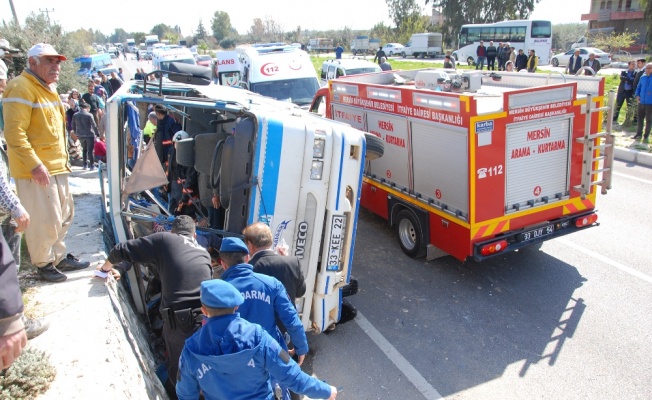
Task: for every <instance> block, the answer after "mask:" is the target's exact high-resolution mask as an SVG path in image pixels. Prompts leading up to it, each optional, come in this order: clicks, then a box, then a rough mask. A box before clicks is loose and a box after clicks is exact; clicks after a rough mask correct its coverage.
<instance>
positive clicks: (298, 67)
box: [236, 43, 319, 108]
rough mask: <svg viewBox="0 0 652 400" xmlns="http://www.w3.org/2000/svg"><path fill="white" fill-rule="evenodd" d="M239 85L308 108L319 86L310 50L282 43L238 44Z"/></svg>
mask: <svg viewBox="0 0 652 400" xmlns="http://www.w3.org/2000/svg"><path fill="white" fill-rule="evenodd" d="M236 51H237V52H238V58H239V60H240V64H241V68H242V69H241V81H240V86H242V87H244V88H245V89H248V90H250V91H252V92H256V93H259V94H262V95H263V96H268V97H272V98H274V99H277V100H285V101H290V102H292V103H294V104H296V105H298V106H300V107H305V108H307V107H308V106H309V105H310V102H312V97H313V96H314V95H315V93H316V92H317V89H319V81H318V80H317V73H316V72H315V68H314V67H313V65H312V62H311V61H310V57H309V56H308V53H306V52H305V51H303V50H300V49H298V48H297V47H295V46H288V45H286V44H283V43H268V44H256V45H252V46H238V47H236Z"/></svg>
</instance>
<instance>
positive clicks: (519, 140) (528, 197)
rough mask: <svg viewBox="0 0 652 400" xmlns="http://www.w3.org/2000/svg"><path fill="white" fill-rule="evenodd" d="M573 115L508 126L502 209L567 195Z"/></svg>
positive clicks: (510, 208)
mask: <svg viewBox="0 0 652 400" xmlns="http://www.w3.org/2000/svg"><path fill="white" fill-rule="evenodd" d="M572 126H573V123H572V117H571V118H569V117H568V116H565V117H553V118H545V119H539V120H536V121H531V122H520V123H515V124H511V125H509V126H507V133H506V134H507V138H506V139H507V144H506V154H505V159H506V168H505V174H506V175H505V211H506V212H513V211H518V210H519V209H522V208H523V207H533V206H537V205H543V204H545V203H546V200H547V201H551V200H555V199H556V198H558V197H559V198H564V197H567V196H569V195H570V189H569V185H570V183H569V179H570V177H569V175H570V166H569V158H570V157H569V154H570V148H571V145H572V143H571V142H570V136H571V127H572Z"/></svg>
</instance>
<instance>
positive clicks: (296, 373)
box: [176, 279, 337, 400]
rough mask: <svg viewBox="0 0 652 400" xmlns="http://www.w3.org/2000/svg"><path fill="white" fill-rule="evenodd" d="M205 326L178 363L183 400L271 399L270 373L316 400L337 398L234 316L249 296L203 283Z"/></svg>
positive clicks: (179, 392) (227, 285) (223, 285)
mask: <svg viewBox="0 0 652 400" xmlns="http://www.w3.org/2000/svg"><path fill="white" fill-rule="evenodd" d="M200 298H201V303H202V306H201V311H202V313H203V314H204V315H205V316H206V317H208V320H207V321H206V324H205V325H204V326H203V327H202V328H201V329H200V330H199V331H198V332H196V333H195V334H194V335H192V336H191V337H190V338H189V339H188V340H187V341H186V345H185V347H184V349H183V352H182V353H181V358H180V359H179V374H178V375H177V385H176V392H177V396H178V398H179V399H180V400H186V399H193V400H194V399H198V398H199V395H200V392H201V393H203V395H204V397H205V398H206V399H209V400H210V399H229V400H232V399H266V400H272V399H273V398H274V394H273V391H272V386H271V382H270V374H272V375H274V377H275V378H276V379H278V380H279V381H280V382H281V384H282V385H284V386H287V387H289V388H290V389H291V390H292V391H294V392H296V393H299V394H303V395H306V396H309V397H310V398H315V399H335V398H336V397H337V389H336V388H335V387H333V386H329V385H328V384H326V383H325V382H322V381H320V380H318V379H316V378H314V377H312V376H310V375H308V374H306V373H304V372H303V371H301V368H300V367H299V365H297V363H296V362H294V360H292V358H291V357H290V356H289V355H288V353H287V352H286V351H285V350H283V348H282V347H281V346H280V345H279V344H278V342H277V341H276V340H274V339H273V338H272V337H271V336H270V335H269V334H268V333H267V332H266V331H265V330H264V329H263V328H262V327H261V326H260V325H258V324H252V323H250V322H248V321H246V320H244V319H243V318H240V315H239V314H238V313H236V312H235V311H236V310H237V309H238V306H240V305H241V304H242V303H243V302H244V297H243V296H242V294H240V292H239V291H238V290H237V289H236V288H235V287H234V286H233V285H231V284H230V283H228V282H225V281H223V280H219V279H214V280H210V281H204V282H202V283H201V291H200Z"/></svg>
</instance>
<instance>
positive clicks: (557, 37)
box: [552, 22, 588, 51]
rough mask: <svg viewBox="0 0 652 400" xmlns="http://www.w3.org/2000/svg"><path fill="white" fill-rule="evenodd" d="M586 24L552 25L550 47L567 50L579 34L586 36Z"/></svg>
mask: <svg viewBox="0 0 652 400" xmlns="http://www.w3.org/2000/svg"><path fill="white" fill-rule="evenodd" d="M587 30H588V25H587V24H586V23H579V22H575V23H569V24H556V25H553V26H552V48H553V49H558V50H560V51H561V50H564V51H566V50H568V49H570V47H571V45H572V44H573V43H575V41H576V40H577V39H579V38H580V37H581V36H586V34H587Z"/></svg>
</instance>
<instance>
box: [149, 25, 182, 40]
mask: <svg viewBox="0 0 652 400" xmlns="http://www.w3.org/2000/svg"><path fill="white" fill-rule="evenodd" d="M177 34H178V33H177V31H176V30H175V29H174V27H172V26H170V25H166V24H158V25H155V26H154V27H153V28H152V35H158V37H159V39H163V38H167V37H168V36H170V35H174V36H175V37H176V36H177Z"/></svg>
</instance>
